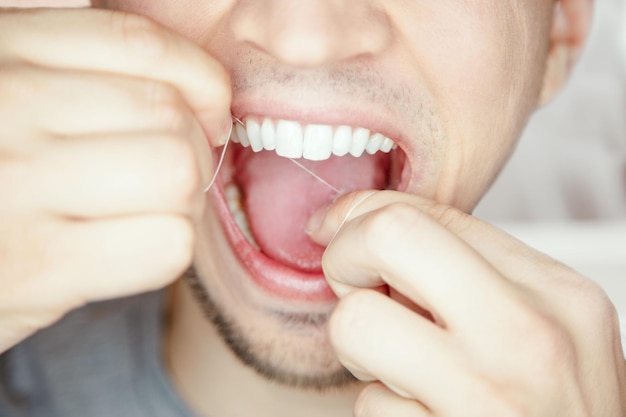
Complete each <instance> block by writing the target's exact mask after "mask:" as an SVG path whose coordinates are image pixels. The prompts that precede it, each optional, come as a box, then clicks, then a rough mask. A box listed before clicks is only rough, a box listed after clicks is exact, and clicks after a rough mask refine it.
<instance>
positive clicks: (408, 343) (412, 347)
mask: <svg viewBox="0 0 626 417" xmlns="http://www.w3.org/2000/svg"><path fill="white" fill-rule="evenodd" d="M329 332H330V339H331V343H332V345H333V348H334V349H335V352H336V353H337V357H338V358H339V360H340V361H341V362H342V364H344V366H346V368H348V369H349V370H353V369H354V370H356V372H357V373H359V372H360V373H365V374H371V375H374V376H376V377H377V378H378V379H379V380H380V381H381V382H382V383H383V384H385V386H387V387H388V388H389V389H390V390H391V391H393V392H394V393H395V394H396V395H399V396H401V397H403V398H405V399H409V400H419V401H420V402H421V403H423V404H424V405H425V406H426V407H428V409H430V410H431V411H432V413H433V414H434V415H442V416H457V415H459V416H460V415H468V416H470V415H475V414H473V413H472V412H471V411H472V409H473V408H474V407H473V406H472V405H471V404H472V403H473V402H474V400H475V399H477V398H483V397H486V396H485V393H486V391H488V387H486V386H485V385H484V384H483V383H482V382H481V380H480V379H478V378H475V377H474V375H473V372H472V370H471V369H472V368H471V366H472V364H471V363H470V359H469V357H466V355H465V354H464V352H463V351H462V349H460V346H459V345H458V344H456V343H455V342H454V339H453V338H452V337H451V336H450V335H449V334H447V333H446V332H445V331H444V330H442V329H440V328H439V327H437V326H435V325H433V324H432V323H431V322H429V321H428V320H426V319H424V318H422V317H420V316H419V315H416V314H414V313H413V312H411V311H410V310H407V309H405V308H404V307H402V306H400V305H399V304H397V303H395V302H394V301H393V300H391V299H389V298H388V297H385V296H384V295H382V294H379V293H376V292H374V291H369V290H361V291H357V292H354V293H352V294H350V296H348V297H346V298H344V299H342V300H341V301H340V303H339V305H338V307H337V309H336V310H335V312H334V313H333V315H332V317H331V319H330V322H329ZM451 398H454V401H450V399H451ZM463 413H466V414H463ZM390 415H395V414H390ZM485 415H497V414H485Z"/></svg>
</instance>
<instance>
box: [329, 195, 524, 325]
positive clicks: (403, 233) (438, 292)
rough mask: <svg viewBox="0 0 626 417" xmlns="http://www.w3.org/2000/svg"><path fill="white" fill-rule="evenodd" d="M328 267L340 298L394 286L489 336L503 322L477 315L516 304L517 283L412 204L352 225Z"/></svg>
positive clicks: (335, 245)
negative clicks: (486, 329)
mask: <svg viewBox="0 0 626 417" xmlns="http://www.w3.org/2000/svg"><path fill="white" fill-rule="evenodd" d="M322 266H323V269H324V274H325V276H326V278H327V279H328V282H329V284H330V286H331V287H332V288H333V290H335V292H336V293H337V295H338V296H340V297H342V296H345V295H346V294H347V293H349V292H351V291H353V290H354V289H355V288H374V287H378V286H380V285H382V284H388V285H389V286H390V287H393V288H394V289H395V290H397V291H399V292H400V293H402V294H404V295H405V296H407V297H409V298H410V299H411V300H412V301H414V302H415V303H416V304H418V305H420V306H421V307H423V308H425V309H427V310H428V311H430V312H431V313H432V314H433V316H434V317H435V319H436V321H437V322H438V323H439V324H441V325H444V326H446V327H447V328H448V329H450V330H452V331H454V330H463V331H467V329H477V328H480V329H482V330H481V331H484V326H485V325H487V324H493V323H492V322H494V320H495V321H497V319H496V318H493V317H490V315H489V314H488V312H484V313H482V314H481V315H480V316H478V317H477V315H479V314H480V312H481V311H485V309H484V306H486V305H489V306H491V307H492V308H493V309H496V311H497V308H498V307H503V308H504V307H507V308H510V307H512V305H509V303H510V302H511V301H510V300H511V299H512V298H513V295H512V294H513V289H512V288H511V284H510V283H508V282H507V281H506V280H505V279H503V278H502V277H501V276H500V275H499V273H498V272H497V271H495V270H494V269H493V267H492V266H491V265H490V264H489V263H488V262H487V261H486V260H485V259H484V258H482V257H481V256H480V255H479V254H477V253H476V252H475V251H474V250H473V249H472V248H471V247H470V246H469V245H467V244H466V243H465V242H464V241H462V240H461V239H459V238H458V237H457V236H456V235H455V234H453V233H452V232H450V231H449V230H448V229H446V228H445V227H443V226H442V225H441V224H439V223H438V222H436V221H435V220H433V219H432V218H431V217H429V216H428V215H426V214H424V213H423V212H422V211H420V210H418V209H416V208H415V207H413V206H410V205H407V204H392V205H389V206H386V207H383V208H381V209H377V210H374V211H372V212H369V213H367V214H364V215H362V216H360V217H357V218H354V219H353V220H350V221H347V222H346V223H345V225H344V226H343V228H342V229H341V230H340V231H339V233H337V236H336V237H335V238H334V240H333V241H332V243H331V244H330V245H329V246H328V248H327V250H326V251H325V253H324V256H323V259H322ZM468 294H471V296H467V295H468ZM470 311H471V312H473V313H474V314H473V315H468V314H467V313H468V312H470ZM490 311H491V310H490ZM503 311H506V310H503ZM483 315H484V316H485V317H483ZM497 327H499V326H497Z"/></svg>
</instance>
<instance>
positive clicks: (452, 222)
mask: <svg viewBox="0 0 626 417" xmlns="http://www.w3.org/2000/svg"><path fill="white" fill-rule="evenodd" d="M428 214H429V215H430V216H431V217H432V218H433V219H435V220H436V221H437V222H438V223H440V224H441V225H443V226H444V227H447V228H450V229H453V230H454V231H455V232H457V233H459V234H462V233H463V232H464V231H466V230H468V229H469V228H470V227H471V225H472V224H473V221H472V217H471V216H468V215H467V214H465V213H463V212H462V211H461V210H459V209H457V208H454V207H451V206H447V205H444V204H438V203H434V204H432V205H431V206H430V207H429V208H428Z"/></svg>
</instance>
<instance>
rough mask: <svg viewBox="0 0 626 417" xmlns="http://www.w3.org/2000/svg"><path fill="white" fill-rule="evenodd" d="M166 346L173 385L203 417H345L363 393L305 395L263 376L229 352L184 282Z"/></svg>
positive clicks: (176, 293)
mask: <svg viewBox="0 0 626 417" xmlns="http://www.w3.org/2000/svg"><path fill="white" fill-rule="evenodd" d="M164 343H165V352H166V363H167V367H168V372H169V374H170V377H171V379H172V381H173V384H174V386H175V388H176V389H177V390H178V392H179V394H180V395H181V396H182V398H183V400H184V401H185V402H186V403H187V404H188V406H189V407H190V408H191V409H192V410H193V411H194V412H196V413H197V414H198V415H199V416H205V417H209V416H212V417H215V416H223V415H231V416H255V417H270V416H271V417H293V416H296V415H297V416H302V417H314V416H315V417H319V416H324V417H334V416H337V417H340V416H343V417H345V416H350V415H352V407H353V404H354V400H355V398H356V395H357V394H358V391H359V390H360V389H361V388H362V387H361V386H359V385H356V384H355V385H354V386H351V387H348V388H343V389H341V390H333V391H328V392H316V391H305V390H301V389H296V388H292V387H286V386H281V385H278V384H276V383H273V382H271V381H269V380H267V379H265V378H264V377H262V376H259V375H258V374H257V373H256V372H254V371H253V370H251V369H250V368H248V367H246V366H245V365H243V364H242V363H241V362H240V361H239V360H238V359H237V358H236V357H235V356H234V354H233V353H232V352H231V351H230V350H229V349H228V347H227V346H226V344H225V343H224V342H223V341H222V338H221V337H220V336H219V335H218V333H217V331H216V329H215V328H214V326H213V324H212V323H211V322H210V321H209V320H207V319H206V318H205V317H204V315H203V313H202V311H201V309H200V307H199V306H198V304H197V302H196V301H195V299H194V297H193V296H192V294H191V292H190V290H189V288H188V287H187V286H186V285H185V284H184V283H178V284H177V285H176V286H175V288H173V289H172V293H171V305H170V321H169V323H168V329H167V331H166V332H165V340H164Z"/></svg>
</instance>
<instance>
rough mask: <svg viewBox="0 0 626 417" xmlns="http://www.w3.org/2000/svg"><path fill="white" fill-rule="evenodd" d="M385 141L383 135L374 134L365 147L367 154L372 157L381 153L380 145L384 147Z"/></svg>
mask: <svg viewBox="0 0 626 417" xmlns="http://www.w3.org/2000/svg"><path fill="white" fill-rule="evenodd" d="M383 140H385V137H384V136H383V135H381V134H380V133H376V134H374V135H373V136H372V137H371V138H370V140H369V142H367V146H366V147H365V150H366V151H367V153H368V154H370V155H374V154H375V153H376V152H378V151H380V145H382V143H383Z"/></svg>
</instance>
